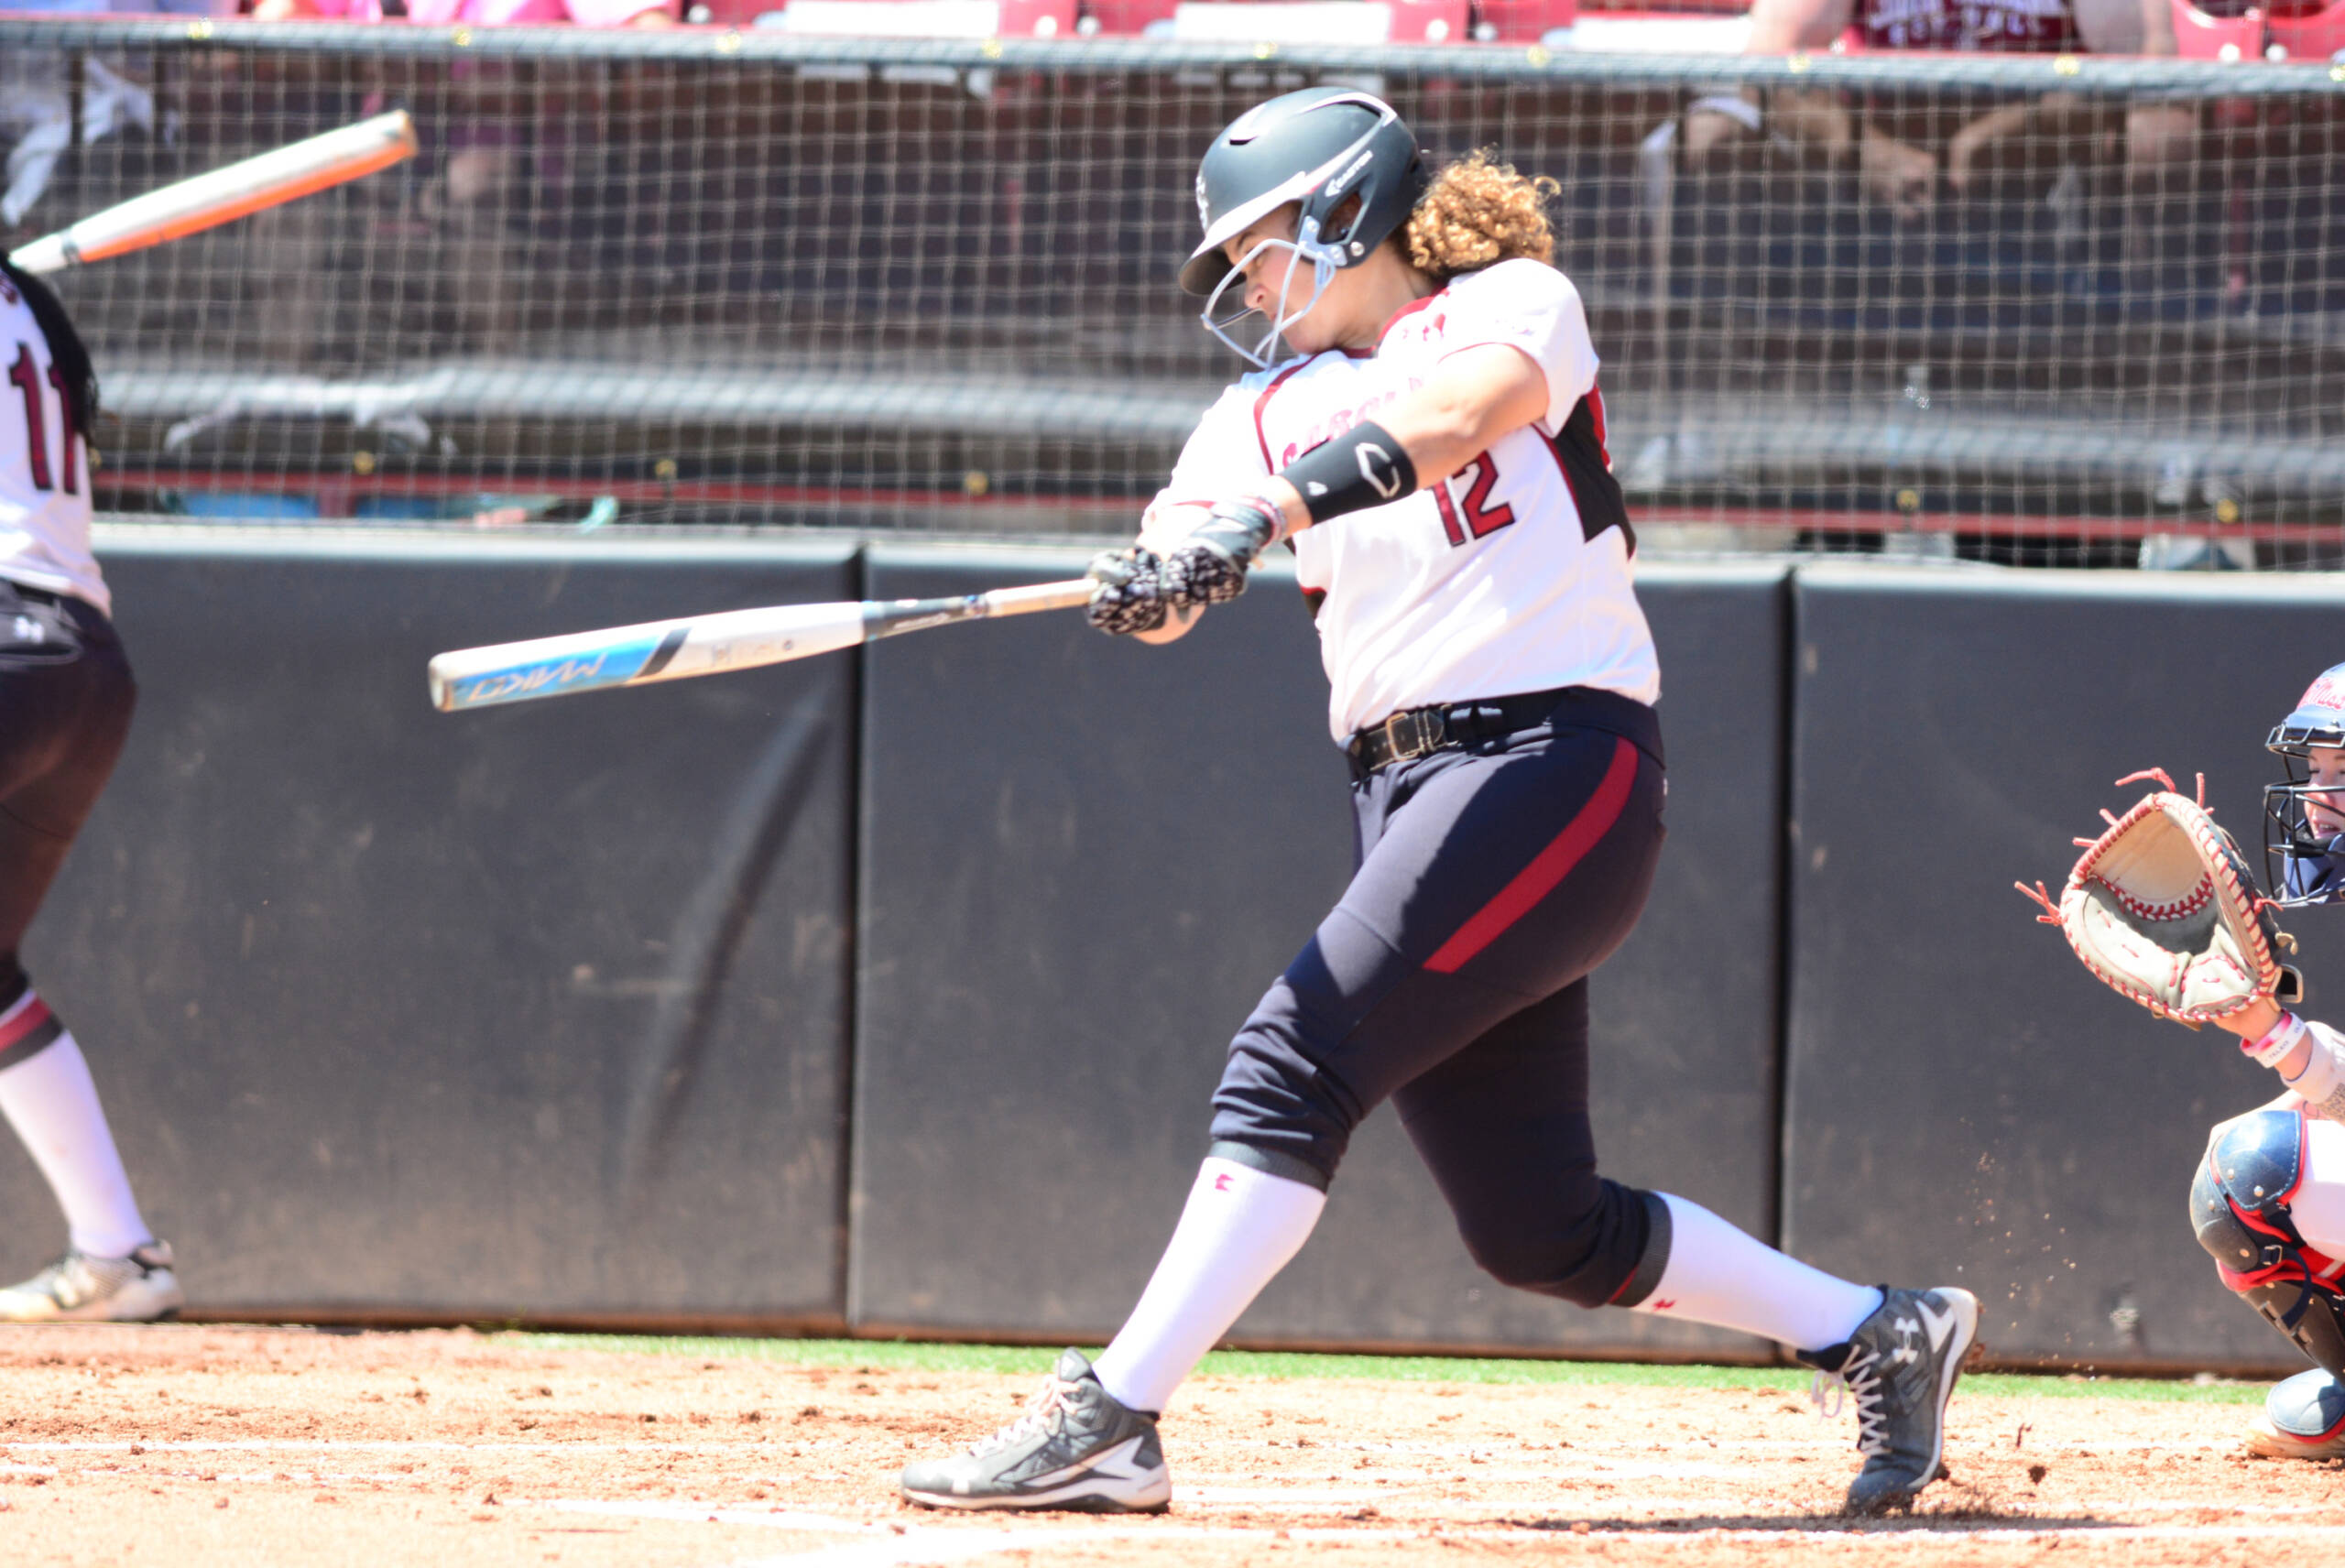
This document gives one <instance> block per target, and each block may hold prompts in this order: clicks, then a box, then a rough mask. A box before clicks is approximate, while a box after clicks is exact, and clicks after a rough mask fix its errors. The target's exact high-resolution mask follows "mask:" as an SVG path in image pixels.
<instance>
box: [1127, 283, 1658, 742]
mask: <svg viewBox="0 0 2345 1568" xmlns="http://www.w3.org/2000/svg"><path fill="white" fill-rule="evenodd" d="M1482 343H1507V344H1511V345H1512V346H1513V347H1516V348H1519V349H1521V350H1522V352H1523V353H1525V354H1529V355H1530V356H1531V358H1532V359H1533V360H1534V361H1536V362H1537V363H1538V365H1539V366H1540V368H1541V369H1542V370H1543V371H1544V372H1546V376H1547V410H1546V414H1545V416H1544V417H1543V418H1542V419H1538V420H1537V421H1535V422H1534V423H1532V424H1530V425H1526V426H1524V427H1522V429H1520V430H1510V431H1509V432H1508V433H1507V434H1505V435H1503V436H1501V437H1500V438H1499V439H1498V440H1497V441H1493V442H1492V443H1491V444H1490V446H1489V450H1488V451H1486V452H1482V453H1480V454H1479V455H1478V456H1477V457H1476V458H1474V460H1473V461H1472V462H1470V463H1467V464H1466V466H1465V467H1463V468H1461V469H1459V470H1458V471H1457V472H1456V474H1452V475H1450V476H1449V478H1448V479H1446V480H1445V481H1443V482H1441V483H1439V484H1436V485H1426V486H1425V487H1424V488H1423V489H1421V490H1419V491H1418V492H1417V493H1416V494H1415V495H1410V496H1407V497H1405V498H1403V499H1402V500H1399V501H1395V502H1392V503H1391V505H1389V506H1375V507H1370V508H1369V509H1367V510H1364V511H1359V512H1353V513H1350V514H1347V515H1346V516H1344V517H1336V518H1334V519H1332V520H1331V521H1329V522H1326V523H1323V524H1320V525H1319V526H1317V527H1315V528H1308V529H1306V530H1304V531H1303V533H1301V534H1299V535H1297V536H1296V538H1295V540H1294V552H1295V559H1296V562H1297V574H1298V576H1299V578H1300V579H1301V582H1302V583H1303V589H1304V591H1305V593H1311V594H1313V595H1314V596H1324V597H1321V598H1320V602H1319V604H1318V625H1319V646H1320V654H1321V660H1322V662H1323V663H1324V664H1325V666H1326V670H1327V680H1328V683H1329V685H1330V687H1331V688H1332V691H1331V692H1330V695H1329V700H1328V710H1327V724H1328V727H1329V729H1330V730H1331V731H1332V732H1333V733H1334V735H1335V736H1336V740H1337V741H1339V742H1340V741H1343V740H1346V739H1347V738H1349V737H1350V736H1351V735H1353V734H1355V733H1356V732H1358V731H1359V730H1363V729H1366V728H1368V727H1369V725H1371V724H1376V723H1379V722H1380V721H1381V720H1382V719H1384V718H1385V717H1386V716H1387V715H1389V714H1391V713H1397V712H1400V711H1401V710H1402V709H1404V708H1418V707H1423V706H1426V705H1428V704H1431V703H1436V702H1467V701H1470V700H1473V699H1476V698H1485V697H1504V696H1510V695H1512V694H1513V693H1515V692H1518V691H1547V690H1549V689H1551V688H1554V687H1559V686H1592V687H1597V688H1599V689H1601V690H1604V691H1618V692H1620V693H1621V694H1622V695H1624V696H1628V697H1633V698H1635V699H1636V700H1637V701H1639V702H1654V701H1656V700H1658V698H1659V697H1660V695H1661V669H1660V664H1659V661H1658V660H1657V659H1655V657H1654V654H1653V647H1652V633H1651V632H1650V631H1649V630H1648V629H1647V628H1646V626H1645V617H1644V612H1643V610H1641V608H1640V607H1639V606H1638V604H1637V597H1636V591H1635V586H1634V574H1633V572H1632V570H1631V565H1630V557H1631V552H1632V551H1633V550H1634V549H1635V539H1633V537H1632V536H1631V532H1630V528H1629V520H1628V515H1627V512H1626V510H1625V509H1624V508H1623V506H1622V505H1621V500H1620V486H1619V485H1617V484H1615V483H1614V482H1613V479H1612V475H1611V472H1610V466H1609V458H1608V457H1607V456H1606V454H1605V451H1604V404H1603V399H1602V398H1601V397H1600V396H1599V395H1598V392H1597V389H1596V367H1597V359H1596V350H1595V348H1594V347H1593V346H1592V345H1591V344H1590V343H1589V342H1588V336H1587V314H1586V312H1585V311H1584V310H1582V309H1581V307H1580V300H1579V291H1578V290H1577V289H1574V288H1573V287H1572V285H1571V281H1570V280H1569V279H1568V278H1565V277H1564V275H1563V274H1562V273H1560V272H1557V271H1556V270H1555V269H1554V267H1548V266H1546V265H1544V264H1543V263H1541V262H1536V261H1529V260H1515V261H1504V262H1500V263H1499V264H1498V265H1497V266H1495V267H1489V268H1486V269H1485V270H1483V271H1480V272H1472V273H1467V274H1466V275H1465V276H1464V277H1461V278H1455V279H1452V280H1451V282H1450V283H1449V284H1448V286H1447V287H1446V288H1445V289H1442V290H1441V291H1440V292H1438V293H1435V294H1433V295H1430V296H1428V297H1427V298H1425V299H1420V300H1418V301H1417V302H1416V303H1415V304H1414V305H1412V306H1411V307H1409V308H1408V309H1406V310H1402V311H1401V312H1400V313H1399V314H1398V315H1396V316H1394V317H1393V318H1392V320H1391V322H1389V323H1388V324H1387V325H1386V327H1385V329H1384V335H1383V338H1382V339H1381V341H1380V342H1379V343H1378V344H1377V347H1376V351H1375V352H1374V353H1373V354H1362V353H1355V352H1348V351H1344V350H1330V351H1329V352H1327V353H1325V354H1314V355H1310V356H1307V357H1304V358H1301V359H1293V360H1289V361H1287V362H1286V363H1285V364H1283V365H1277V366H1274V367H1273V368H1271V369H1270V370H1266V371H1260V372H1257V373H1255V374H1253V375H1250V376H1246V377H1244V378H1243V379H1242V380H1240V381H1239V382H1238V385H1236V386H1235V387H1231V388H1230V389H1229V390H1228V391H1227V392H1225V393H1223V394H1222V396H1221V398H1220V399H1219V401H1217V402H1216V403H1215V404H1214V406H1213V407H1212V408H1209V409H1208V410H1206V413H1205V419H1204V420H1203V421H1202V422H1201V423H1200V424H1199V425H1198V426H1197V430H1196V432H1195V433H1194V435H1192V436H1191V437H1190V438H1189V443H1188V445H1187V446H1186V447H1185V448H1183V451H1182V453H1181V461H1180V463H1178V464H1177V465H1176V466H1175V467H1174V469H1173V471H1172V483H1171V484H1169V485H1166V486H1165V488H1164V489H1163V490H1162V491H1161V492H1159V494H1158V495H1157V497H1156V499H1155V501H1154V502H1153V503H1152V504H1151V506H1150V507H1149V513H1148V519H1147V521H1146V523H1144V524H1143V526H1142V529H1141V538H1142V539H1144V540H1146V541H1147V542H1148V543H1149V544H1150V545H1151V547H1152V548H1157V549H1162V548H1164V547H1165V546H1166V545H1167V544H1168V543H1170V542H1172V540H1174V539H1178V538H1179V536H1181V535H1182V534H1184V533H1186V532H1187V531H1188V530H1189V528H1192V527H1194V523H1195V520H1196V518H1195V514H1194V512H1188V513H1185V514H1184V513H1183V511H1182V510H1181V508H1183V507H1188V506H1196V505H1200V504H1203V505H1210V504H1211V503H1213V502H1214V501H1216V500H1219V499H1221V498H1223V497H1225V496H1227V495H1232V494H1243V493H1245V492H1246V491H1247V490H1248V489H1249V488H1251V487H1253V486H1255V485H1260V483H1261V482H1262V481H1263V480H1264V479H1266V478H1268V477H1269V476H1270V475H1271V474H1275V473H1277V472H1278V471H1279V470H1280V469H1282V468H1283V467H1285V466H1286V465H1287V464H1288V463H1292V462H1293V461H1294V460H1295V459H1296V458H1298V457H1301V456H1302V455H1303V453H1304V452H1309V451H1310V450H1311V449H1312V448H1314V447H1315V446H1317V445H1319V444H1320V443H1321V442H1323V441H1327V440H1328V439H1330V438H1331V437H1333V436H1336V435H1340V434H1342V433H1343V432H1344V431H1346V430H1349V429H1351V428H1352V427H1353V426H1354V425H1357V424H1359V423H1361V422H1363V421H1365V420H1370V419H1376V418H1377V417H1378V416H1379V415H1380V413H1381V412H1382V410H1383V409H1384V408H1387V407H1388V406H1390V405H1391V403H1392V402H1393V401H1395V400H1396V399H1398V398H1399V397H1402V396H1403V395H1405V394H1407V393H1409V392H1412V391H1414V390H1415V389H1416V388H1418V387H1422V386H1423V385H1424V382H1425V379H1426V377H1427V376H1429V375H1430V374H1431V373H1432V371H1433V368H1434V365H1437V364H1439V363H1440V362H1441V361H1442V360H1444V359H1445V358H1447V357H1448V356H1449V355H1451V354H1456V353H1457V352H1459V351H1460V350H1462V349H1468V348H1473V347H1476V346H1478V345H1479V344H1482Z"/></svg>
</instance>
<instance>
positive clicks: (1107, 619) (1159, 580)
mask: <svg viewBox="0 0 2345 1568" xmlns="http://www.w3.org/2000/svg"><path fill="white" fill-rule="evenodd" d="M1163 569H1164V563H1163V562H1162V561H1160V560H1158V559H1157V556H1156V552H1155V551H1153V550H1143V549H1141V548H1140V546H1138V545H1134V546H1133V547H1132V548H1130V549H1129V550H1102V551H1100V552H1099V553H1098V554H1097V555H1096V556H1093V557H1092V558H1091V568H1090V570H1089V571H1088V572H1085V573H1084V575H1085V576H1086V577H1089V578H1091V579H1092V580H1093V581H1095V582H1096V583H1098V584H1099V586H1098V587H1096V588H1094V589H1093V590H1092V591H1091V603H1090V604H1086V605H1085V606H1084V610H1083V614H1084V618H1085V619H1086V620H1088V621H1089V622H1090V623H1091V624H1092V625H1093V626H1096V627H1098V628H1099V629H1100V630H1101V631H1103V632H1106V633H1107V635H1108V636H1110V637H1129V636H1131V635H1132V634H1133V633H1134V632H1152V631H1154V630H1155V629H1156V628H1157V627H1159V626H1162V625H1163V624H1164V619H1165V616H1166V615H1167V614H1168V611H1167V608H1166V605H1165V603H1164V583H1163V577H1162V572H1163Z"/></svg>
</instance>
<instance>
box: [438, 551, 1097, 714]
mask: <svg viewBox="0 0 2345 1568" xmlns="http://www.w3.org/2000/svg"><path fill="white" fill-rule="evenodd" d="M1098 586H1099V585H1098V584H1097V583H1095V582H1093V581H1092V580H1091V579H1090V578H1088V577H1078V578H1075V579H1074V580H1073V581H1071V582H1066V583H1033V584H1031V585H1029V586H1027V587H1023V588H997V589H995V590H993V591H992V592H991V593H966V594H963V595H961V596H960V597H958V598H953V599H866V600H863V601H861V602H859V603H858V602H856V601H854V600H845V601H842V602H840V603H838V604H776V605H773V606H771V607H769V608H766V609H759V610H727V611H725V612H723V613H722V614H719V615H693V616H688V617H687V618H685V619H683V620H678V621H649V622H647V623H645V624H644V625H642V626H613V627H611V628H609V629H608V630H605V631H599V632H572V633H570V634H569V635H568V636H565V637H539V638H536V639H535V640H533V641H529V642H508V643H500V644H498V645H497V646H496V647H494V648H458V649H455V650H454V651H453V652H450V653H443V654H441V655H439V656H438V657H437V658H435V659H432V661H431V670H430V679H431V705H432V706H433V707H435V708H437V709H439V710H440V711H441V712H442V713H454V712H456V711H457V710H458V709H460V708H485V707H489V706H492V705H494V704H496V703H498V702H528V701H529V699H531V698H533V697H559V696H562V695H565V694H567V693H569V692H572V691H594V689H595V688H597V687H602V686H641V685H645V684H648V683H649V682H650V681H682V680H685V679H687V678H689V677H691V676H694V675H716V674H720V673H722V672H724V671H725V670H754V669H756V668H757V667H758V666H759V665H761V664H782V663H786V662H788V661H789V660H791V659H812V658H813V657H814V656H815V655H816V654H818V653H830V652H833V651H834V650H836V649H838V648H854V647H856V645H858V644H860V643H867V642H877V641H878V639H879V638H881V637H900V636H901V635H902V634H903V633H905V632H917V631H924V630H926V629H927V628H928V627H930V626H947V625H949V624H951V623H952V622H954V621H975V620H986V619H990V618H994V617H997V616H1001V615H1031V614H1033V613H1034V612H1035V611H1037V610H1066V609H1072V608H1074V606H1075V605H1077V604H1084V603H1086V602H1087V601H1088V600H1089V599H1090V597H1091V591H1092V590H1093V589H1095V588H1096V587H1098Z"/></svg>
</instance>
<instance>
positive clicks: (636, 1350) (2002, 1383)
mask: <svg viewBox="0 0 2345 1568" xmlns="http://www.w3.org/2000/svg"><path fill="white" fill-rule="evenodd" d="M496 1337H497V1338H498V1339H499V1340H500V1341H502V1342H504V1343H506V1344H509V1345H516V1346H518V1347H522V1348H527V1349H534V1350H599V1351H607V1352H617V1353H620V1354H627V1355H639V1356H705V1357H708V1358H710V1359H712V1360H739V1361H779V1362H784V1363H787V1364H789V1365H791V1366H798V1367H871V1368H874V1369H876V1370H880V1371H909V1372H1009V1373H1018V1374H1024V1375H1028V1376H1033V1375H1038V1374H1040V1373H1042V1371H1044V1370H1046V1369H1047V1368H1048V1367H1050V1365H1051V1362H1052V1360H1053V1357H1054V1356H1056V1354H1057V1353H1056V1352H1055V1351H1053V1350H1048V1349H1040V1348H1036V1347H1033V1346H1025V1345H933V1344H928V1343H924V1342H920V1341H911V1340H881V1339H704V1338H685V1337H671V1336H668V1335H661V1334H499V1335H497V1336H496ZM1199 1370H1200V1371H1201V1372H1203V1373H1205V1374H1206V1375H1208V1376H1218V1377H1358V1378H1363V1379H1369V1380H1373V1381H1378V1382H1387V1383H1552V1384H1560V1385H1562V1386H1564V1387H1566V1388H1588V1387H1596V1386H1606V1387H1613V1388H1624V1387H1625V1388H1782V1389H1785V1390H1793V1389H1798V1388H1804V1387H1805V1383H1806V1380H1807V1373H1806V1371H1805V1369H1804V1368H1800V1367H1656V1366H1649V1365H1646V1364H1643V1363H1639V1362H1620V1361H1522V1360H1500V1359H1498V1358H1494V1357H1493V1358H1478V1357H1470V1356H1458V1357H1450V1356H1307V1355H1303V1354H1301V1353H1297V1352H1287V1351H1245V1350H1224V1351H1216V1352H1215V1353H1214V1354H1213V1355H1211V1356H1206V1357H1205V1365H1204V1366H1203V1367H1201V1368H1199ZM1962 1386H1963V1388H1965V1389H1967V1390H1969V1392H1972V1393H1978V1394H2004V1395H2033V1396H2035V1397H2038V1398H2055V1399H2079V1398H2082V1399H2157V1400H2166V1401H2182V1402H2188V1403H2193V1404H2217V1405H2237V1404H2250V1403H2252V1402H2254V1401H2256V1400H2259V1399H2263V1390H2264V1388H2265V1387H2266V1385H2264V1384H2262V1383H2241V1382H2232V1381H2230V1380H2227V1379H2222V1380H2217V1381H2213V1382H2191V1381H2185V1380H2179V1379H2176V1380H2172V1381H2169V1380H2165V1379H2159V1378H2148V1377H2077V1376H2068V1377H2018V1376H2012V1375H2011V1374H2007V1373H1980V1374H1974V1375H1973V1376H1971V1377H1966V1378H1964V1379H1963V1383H1962Z"/></svg>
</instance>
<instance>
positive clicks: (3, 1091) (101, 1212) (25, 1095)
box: [0, 992, 154, 1258]
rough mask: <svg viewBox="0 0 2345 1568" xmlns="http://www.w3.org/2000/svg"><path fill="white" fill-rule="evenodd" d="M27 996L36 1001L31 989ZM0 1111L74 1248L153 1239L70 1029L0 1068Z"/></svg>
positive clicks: (126, 1245) (101, 1249) (99, 1249)
mask: <svg viewBox="0 0 2345 1568" xmlns="http://www.w3.org/2000/svg"><path fill="white" fill-rule="evenodd" d="M26 998H27V1001H29V1002H30V1003H31V1004H32V1005H33V1006H34V1007H40V1001H39V998H38V997H36V996H32V995H31V993H29V992H27V994H26ZM43 1011H44V1012H46V1009H43ZM12 1016H14V1015H12ZM0 1115H5V1116H7V1118H8V1125H9V1126H10V1127H14V1128H16V1136H17V1137H18V1138H22V1139H23V1140H24V1144H25V1148H26V1149H27V1150H28V1151H30V1153H31V1154H32V1157H33V1163H35V1164H36V1165H38V1166H39V1167H40V1173H41V1174H42V1175H43V1176H45V1177H47V1178H48V1179H49V1191H50V1192H54V1193H56V1194H57V1204H58V1207H60V1208H61V1209H63V1210H64V1211H65V1223H66V1225H67V1226H68V1228H69V1231H70V1233H71V1239H72V1245H73V1247H74V1250H76V1251H78V1252H84V1253H87V1254H89V1255H90V1256H91V1257H93V1258H125V1257H128V1256H129V1254H130V1250H131V1248H133V1247H137V1246H139V1245H140V1244H142V1243H144V1242H147V1241H151V1240H153V1239H154V1232H152V1231H150V1230H148V1229H147V1222H146V1221H145V1220H144V1219H142V1218H140V1217H139V1214H138V1202H137V1200H136V1198H134V1197H132V1196H131V1193H130V1178H129V1177H128V1176H127V1175H125V1173H124V1171H123V1169H122V1156H121V1155H120V1154H118V1153H116V1152H115V1147H114V1134H113V1133H111V1132H109V1131H108V1130H107V1129H106V1114H105V1111H104V1108H103V1107H102V1106H100V1105H99V1104H98V1088H97V1085H96V1084H95V1083H92V1082H91V1080H90V1064H89V1063H88V1062H85V1061H83V1060H82V1048H81V1047H80V1046H79V1045H76V1044H75V1043H74V1042H73V1036H72V1035H71V1033H66V1032H60V1034H59V1035H58V1037H57V1039H56V1040H53V1041H51V1042H50V1043H49V1044H48V1045H47V1046H44V1047H42V1048H41V1049H40V1050H38V1051H35V1052H34V1053H33V1054H32V1055H31V1056H29V1057H27V1059H25V1060H24V1061H22V1062H16V1063H15V1064H14V1065H13V1066H10V1067H8V1068H6V1069H5V1070H0Z"/></svg>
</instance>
